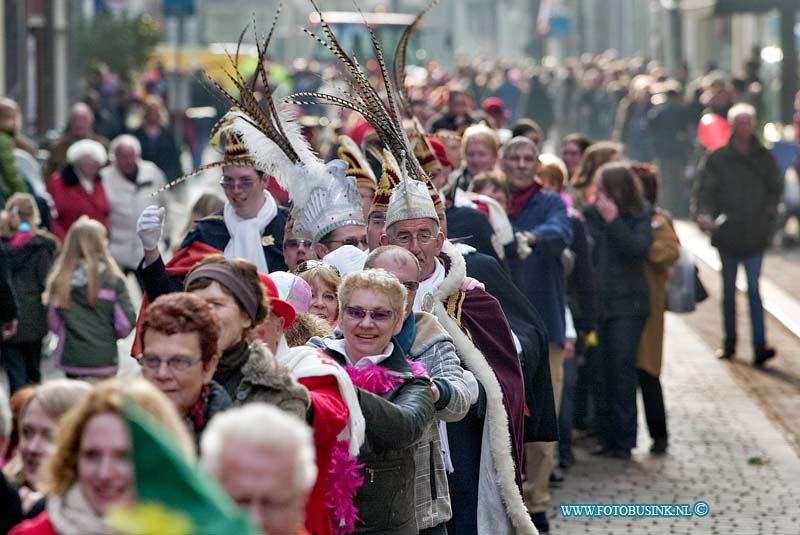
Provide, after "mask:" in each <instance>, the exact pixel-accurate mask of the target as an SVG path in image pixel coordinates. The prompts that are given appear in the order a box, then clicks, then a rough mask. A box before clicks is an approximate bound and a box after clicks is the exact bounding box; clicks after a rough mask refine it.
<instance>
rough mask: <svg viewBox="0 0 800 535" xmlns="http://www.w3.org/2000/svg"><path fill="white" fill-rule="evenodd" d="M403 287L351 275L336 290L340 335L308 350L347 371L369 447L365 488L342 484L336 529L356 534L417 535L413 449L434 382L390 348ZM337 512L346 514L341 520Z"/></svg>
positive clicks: (377, 274) (378, 277)
mask: <svg viewBox="0 0 800 535" xmlns="http://www.w3.org/2000/svg"><path fill="white" fill-rule="evenodd" d="M406 297H407V291H406V288H405V287H404V286H403V285H402V284H401V283H400V281H398V280H397V278H396V277H394V276H393V275H391V274H389V273H388V272H386V271H385V270H383V269H370V270H366V271H359V272H354V273H350V274H348V275H346V276H345V277H344V278H343V279H342V283H341V286H340V288H339V306H340V309H341V311H342V315H341V318H340V320H339V329H340V330H341V333H339V334H337V335H335V336H332V337H327V338H324V339H322V340H319V339H314V340H312V342H311V343H312V344H315V345H318V346H321V347H322V348H323V350H324V352H325V353H326V354H327V355H329V356H330V357H331V358H332V359H333V360H335V361H336V362H338V363H339V364H341V365H342V366H344V367H345V369H346V370H347V372H348V374H349V375H350V378H351V379H352V381H353V384H354V385H355V386H356V387H357V392H358V400H359V404H360V406H361V410H362V412H363V414H364V419H365V423H366V429H365V430H366V440H365V442H364V445H363V446H362V448H361V452H360V454H359V455H358V459H357V463H358V464H363V471H362V473H361V475H362V476H363V483H361V484H360V485H359V484H358V483H355V482H350V483H352V485H350V486H348V485H347V483H348V481H347V478H344V479H345V481H344V483H342V482H341V480H339V481H340V484H339V485H338V488H337V489H333V490H332V496H333V497H334V501H337V500H336V497H339V498H341V499H345V498H347V496H348V492H346V491H344V492H343V491H342V489H343V488H345V489H350V491H351V493H350V494H349V496H352V497H353V501H352V504H349V505H350V507H348V506H347V505H348V504H342V503H336V504H335V507H334V509H333V511H335V512H336V513H339V515H340V516H339V517H336V514H335V513H334V518H332V520H333V524H334V525H342V524H341V523H343V524H344V525H345V526H352V527H353V528H354V529H349V530H347V531H348V532H354V533H383V534H392V535H405V534H409V535H410V534H416V533H418V529H417V522H416V517H415V510H414V497H415V491H414V480H415V469H414V466H415V465H414V457H415V453H416V448H417V442H418V441H419V439H420V438H421V437H422V435H423V433H424V432H425V430H426V429H427V428H428V427H429V426H430V424H431V422H432V421H433V414H434V405H433V396H432V392H431V382H430V379H429V378H428V377H427V376H426V374H425V371H424V370H421V369H420V368H419V367H418V366H416V365H414V366H413V367H412V363H411V362H410V361H408V360H406V356H405V354H404V353H403V350H402V349H401V347H400V344H398V343H395V341H393V337H394V336H395V335H397V334H398V333H399V332H400V330H401V329H402V326H403V320H404V319H405V307H406ZM342 512H345V513H344V514H342Z"/></svg>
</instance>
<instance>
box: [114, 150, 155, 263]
mask: <svg viewBox="0 0 800 535" xmlns="http://www.w3.org/2000/svg"><path fill="white" fill-rule="evenodd" d="M137 166H138V174H137V175H136V181H135V182H131V181H130V180H128V179H127V178H125V176H123V175H122V173H120V171H119V169H118V168H117V166H116V165H110V166H108V167H106V168H104V169H102V170H101V171H100V177H101V178H102V180H103V187H104V188H105V190H106V192H108V207H109V210H110V213H109V218H108V222H109V234H110V236H109V238H110V239H109V244H108V248H109V249H110V250H111V256H113V257H114V260H116V261H117V263H118V264H119V265H120V266H121V267H123V268H130V269H135V268H136V266H137V265H138V264H139V260H141V259H142V256H143V254H144V252H143V251H142V242H141V241H140V240H139V237H138V236H137V235H136V222H137V220H138V218H139V215H140V214H141V213H142V212H143V211H144V209H145V208H146V207H147V206H148V205H151V204H154V202H155V200H156V199H155V198H154V197H153V196H152V194H153V193H155V192H156V191H158V189H159V188H161V187H162V186H163V185H164V184H165V177H164V173H163V172H162V171H161V170H160V169H159V168H158V167H156V165H155V164H154V163H152V162H148V161H144V160H139V161H138V162H137ZM162 204H163V203H162Z"/></svg>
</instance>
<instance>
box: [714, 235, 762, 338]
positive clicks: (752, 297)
mask: <svg viewBox="0 0 800 535" xmlns="http://www.w3.org/2000/svg"><path fill="white" fill-rule="evenodd" d="M719 258H720V260H721V261H722V312H723V316H724V318H725V347H731V348H735V347H736V272H737V271H738V270H739V264H740V263H741V264H744V272H745V275H747V300H748V302H749V304H750V326H751V327H752V329H753V346H755V347H758V346H761V345H764V308H763V307H762V306H761V293H760V292H759V290H758V279H759V277H760V276H761V262H762V260H763V259H764V255H763V254H755V255H752V256H739V255H735V254H732V253H728V252H725V251H722V250H720V251H719Z"/></svg>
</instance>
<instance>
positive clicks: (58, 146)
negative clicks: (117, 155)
mask: <svg viewBox="0 0 800 535" xmlns="http://www.w3.org/2000/svg"><path fill="white" fill-rule="evenodd" d="M81 139H83V138H78V137H75V136H73V135H72V134H70V133H69V132H67V133H65V134H64V135H63V136H61V137H60V138H58V139H56V140H55V141H54V142H53V143H52V144H51V145H50V158H49V159H48V160H47V163H46V164H45V166H44V173H43V176H44V179H45V181H46V182H48V183H49V182H50V178H51V175H52V174H53V173H55V172H56V171H58V170H59V169H61V168H62V167H64V164H66V163H67V149H68V148H69V147H70V145H72V144H73V143H75V142H76V141H80V140H81ZM85 139H91V140H94V141H97V142H98V143H100V144H101V145H102V146H103V147H105V148H106V150H108V146H109V142H108V139H106V138H104V137H103V136H101V135H98V134H95V133H94V132H92V133H91V134H89V135H88V136H87V137H86V138H85Z"/></svg>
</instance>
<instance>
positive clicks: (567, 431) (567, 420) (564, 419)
mask: <svg viewBox="0 0 800 535" xmlns="http://www.w3.org/2000/svg"><path fill="white" fill-rule="evenodd" d="M581 346H582V344H580V343H578V344H576V347H575V355H574V356H573V357H572V358H571V359H564V387H563V389H562V390H561V410H560V411H559V413H558V462H559V464H561V465H570V464H572V463H573V462H575V456H574V455H573V453H572V422H573V421H574V419H575V388H576V386H577V382H578V381H577V380H578V358H579V354H578V352H579V351H581V350H582V349H583V348H582V347H581Z"/></svg>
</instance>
